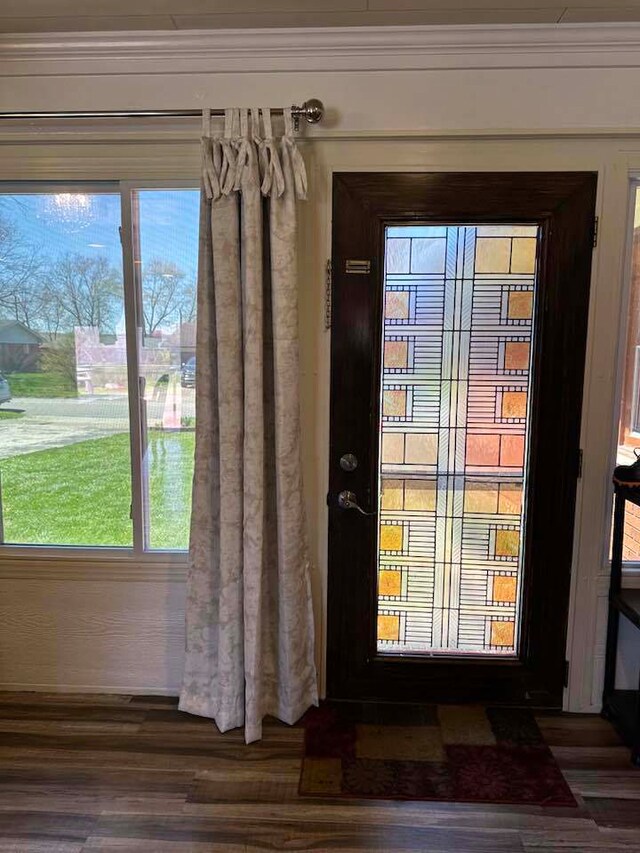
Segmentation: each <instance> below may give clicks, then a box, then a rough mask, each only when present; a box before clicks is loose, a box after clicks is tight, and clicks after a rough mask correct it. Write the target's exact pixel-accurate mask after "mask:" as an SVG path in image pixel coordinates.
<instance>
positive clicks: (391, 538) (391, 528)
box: [380, 524, 402, 551]
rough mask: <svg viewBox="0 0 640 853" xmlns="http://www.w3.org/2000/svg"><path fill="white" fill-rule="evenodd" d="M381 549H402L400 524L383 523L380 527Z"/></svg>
mask: <svg viewBox="0 0 640 853" xmlns="http://www.w3.org/2000/svg"><path fill="white" fill-rule="evenodd" d="M380 550H381V551H401V550H402V526H401V525H399V524H383V525H382V527H381V528H380Z"/></svg>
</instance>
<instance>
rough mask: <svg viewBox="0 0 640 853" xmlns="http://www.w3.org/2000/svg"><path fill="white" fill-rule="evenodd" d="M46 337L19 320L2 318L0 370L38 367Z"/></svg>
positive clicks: (7, 370)
mask: <svg viewBox="0 0 640 853" xmlns="http://www.w3.org/2000/svg"><path fill="white" fill-rule="evenodd" d="M44 342H45V338H44V337H43V336H42V335H40V334H38V332H34V331H33V329H30V328H29V327H28V326H25V325H24V323H20V322H19V321H18V320H0V372H2V373H11V372H12V371H26V372H28V371H33V370H37V369H38V361H39V358H40V348H41V346H42V344H43V343H44Z"/></svg>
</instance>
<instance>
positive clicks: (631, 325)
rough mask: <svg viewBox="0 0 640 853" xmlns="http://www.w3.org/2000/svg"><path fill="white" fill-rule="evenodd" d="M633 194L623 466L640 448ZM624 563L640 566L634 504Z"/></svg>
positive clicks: (637, 199)
mask: <svg viewBox="0 0 640 853" xmlns="http://www.w3.org/2000/svg"><path fill="white" fill-rule="evenodd" d="M632 192H633V225H632V229H633V230H632V234H631V282H630V294H629V312H628V320H627V330H626V332H627V345H626V350H625V353H624V361H623V369H622V400H621V406H620V424H619V429H618V448H617V462H618V464H624V465H626V464H629V463H631V462H633V461H635V450H636V448H640V185H638V184H634V185H633V186H632ZM638 452H640V450H639V451H638ZM623 559H624V560H625V561H627V562H640V507H636V506H632V505H631V504H627V509H626V513H625V531H624V543H623Z"/></svg>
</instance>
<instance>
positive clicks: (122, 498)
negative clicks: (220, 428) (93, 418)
mask: <svg viewBox="0 0 640 853" xmlns="http://www.w3.org/2000/svg"><path fill="white" fill-rule="evenodd" d="M193 448H194V433H193V432H190V431H185V432H162V431H160V430H154V431H151V433H150V438H149V449H148V456H147V459H148V468H149V494H150V505H151V512H150V534H151V535H150V539H151V547H152V548H186V547H187V545H188V538H189V515H190V508H191V477H192V471H193ZM0 474H1V477H2V507H3V518H4V530H5V542H15V543H23V544H38V545H111V546H120V545H124V546H127V545H129V546H130V545H131V543H132V533H131V521H130V519H129V508H130V503H131V486H130V482H131V474H130V465H129V436H128V434H126V433H120V434H117V435H112V436H109V437H107V438H98V439H92V440H90V441H82V442H78V443H76V444H68V445H66V446H64V447H57V448H53V449H51V450H39V451H36V452H34V453H25V454H23V455H21V456H14V457H11V458H9V459H3V460H0Z"/></svg>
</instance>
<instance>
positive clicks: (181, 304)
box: [133, 189, 200, 549]
mask: <svg viewBox="0 0 640 853" xmlns="http://www.w3.org/2000/svg"><path fill="white" fill-rule="evenodd" d="M199 201H200V193H199V190H197V189H149V190H147V189H140V190H137V191H136V192H135V193H134V198H133V211H134V222H137V229H134V230H137V232H138V234H139V240H138V245H134V254H135V260H136V266H137V267H138V269H139V272H138V286H139V288H140V291H141V305H142V318H141V321H142V324H143V328H142V347H141V351H140V356H139V358H140V374H141V377H142V378H143V383H142V385H143V389H144V390H143V398H142V401H141V403H142V407H143V418H142V423H143V455H144V460H143V481H144V482H143V492H144V502H145V506H144V517H145V529H146V538H147V547H149V548H151V549H185V548H187V547H188V544H189V522H190V515H191V481H192V478H193V450H194V439H195V433H194V430H195V393H196V389H195V379H196V377H195V342H196V341H195V334H196V326H195V321H196V275H197V263H198V215H199Z"/></svg>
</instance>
